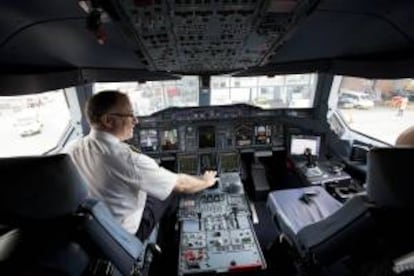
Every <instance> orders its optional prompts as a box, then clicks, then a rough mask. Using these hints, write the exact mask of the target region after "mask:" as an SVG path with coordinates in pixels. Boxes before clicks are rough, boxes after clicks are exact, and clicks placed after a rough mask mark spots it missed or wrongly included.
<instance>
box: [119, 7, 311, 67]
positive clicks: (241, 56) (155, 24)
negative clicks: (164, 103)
mask: <svg viewBox="0 0 414 276" xmlns="http://www.w3.org/2000/svg"><path fill="white" fill-rule="evenodd" d="M113 2H114V6H116V7H118V9H119V11H118V12H119V13H121V14H122V15H126V18H125V17H123V16H121V17H120V18H121V19H120V20H121V23H123V24H124V25H125V24H127V25H129V26H132V29H133V30H134V32H135V37H136V39H137V43H138V44H139V46H140V48H141V52H142V54H143V55H144V56H145V58H146V59H147V60H148V61H149V64H150V65H151V66H152V67H153V68H152V69H153V70H163V71H169V72H170V71H171V72H179V73H188V72H192V73H199V74H203V73H215V72H231V71H235V70H240V69H246V68H249V67H252V66H255V65H258V64H259V63H260V62H262V61H263V60H264V58H265V57H266V56H267V54H268V53H269V51H270V49H272V48H273V47H274V45H275V44H277V42H278V41H279V40H280V38H281V37H282V36H283V35H284V34H285V33H287V31H288V29H289V28H291V27H292V23H293V22H296V19H297V18H299V17H300V15H301V14H302V13H303V10H304V9H303V7H305V10H306V7H310V5H309V3H310V2H312V1H299V0H278V1H263V0H262V1H254V0H175V1H167V0H164V1H161V0H159V1H131V0H113ZM304 3H306V4H304Z"/></svg>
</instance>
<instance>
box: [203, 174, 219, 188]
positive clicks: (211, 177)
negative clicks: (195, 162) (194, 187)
mask: <svg viewBox="0 0 414 276" xmlns="http://www.w3.org/2000/svg"><path fill="white" fill-rule="evenodd" d="M216 175H217V172H216V171H205V172H204V174H203V180H204V181H205V182H206V183H207V185H208V186H207V187H211V186H213V185H214V183H216V180H217V177H216Z"/></svg>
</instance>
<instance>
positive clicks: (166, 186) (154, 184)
mask: <svg viewBox="0 0 414 276" xmlns="http://www.w3.org/2000/svg"><path fill="white" fill-rule="evenodd" d="M131 158H132V163H133V165H134V167H135V171H136V174H137V179H138V181H139V185H140V188H141V189H142V190H143V191H145V192H147V193H148V194H150V195H151V196H154V197H156V198H158V199H160V200H164V199H166V198H167V197H168V196H169V195H170V194H171V192H172V190H173V189H174V186H175V184H176V183H177V178H178V175H177V174H176V173H173V172H171V171H169V170H167V169H164V168H162V167H160V166H159V165H158V164H157V162H155V160H154V159H152V158H150V157H148V156H146V155H145V154H140V153H135V152H134V153H132V156H131Z"/></svg>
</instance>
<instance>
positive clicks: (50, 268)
mask: <svg viewBox="0 0 414 276" xmlns="http://www.w3.org/2000/svg"><path fill="white" fill-rule="evenodd" d="M0 175H1V176H2V178H3V179H4V180H3V181H2V185H1V188H0V189H1V192H0V225H2V232H1V234H0V235H1V236H0V275H85V272H86V271H87V270H88V269H90V268H91V266H90V264H91V261H92V260H95V259H97V258H100V259H103V260H108V261H110V262H111V263H112V265H113V266H115V269H114V271H116V272H117V273H121V274H123V275H133V273H131V271H135V272H136V273H137V274H138V273H139V272H140V269H141V268H142V263H140V262H138V258H140V257H141V258H142V256H143V253H144V252H143V246H142V243H141V242H140V241H139V240H138V239H137V238H136V237H135V236H133V235H131V234H129V233H127V232H126V231H125V230H124V229H123V228H122V227H121V226H120V224H119V223H118V222H116V221H115V220H114V218H113V217H112V215H111V214H110V213H109V211H108V209H107V208H106V206H105V205H104V204H103V203H102V202H99V201H97V200H93V199H89V198H88V193H87V190H86V185H85V184H84V182H83V179H82V178H81V176H80V175H79V173H78V171H77V169H76V167H75V166H74V164H73V163H72V161H71V159H70V157H69V156H68V155H64V154H59V155H53V156H43V157H17V158H3V159H0ZM6 180H7V181H6ZM94 269H96V268H94ZM98 270H99V269H98ZM91 273H92V272H91ZM96 273H97V274H96V275H98V274H101V275H102V273H101V271H97V272H96ZM92 274H93V273H92Z"/></svg>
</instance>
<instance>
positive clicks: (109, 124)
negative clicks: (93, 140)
mask: <svg viewBox="0 0 414 276" xmlns="http://www.w3.org/2000/svg"><path fill="white" fill-rule="evenodd" d="M100 123H101V125H102V127H104V129H112V128H113V127H114V120H113V118H112V117H111V116H108V115H107V114H104V115H102V116H101V118H100Z"/></svg>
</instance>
